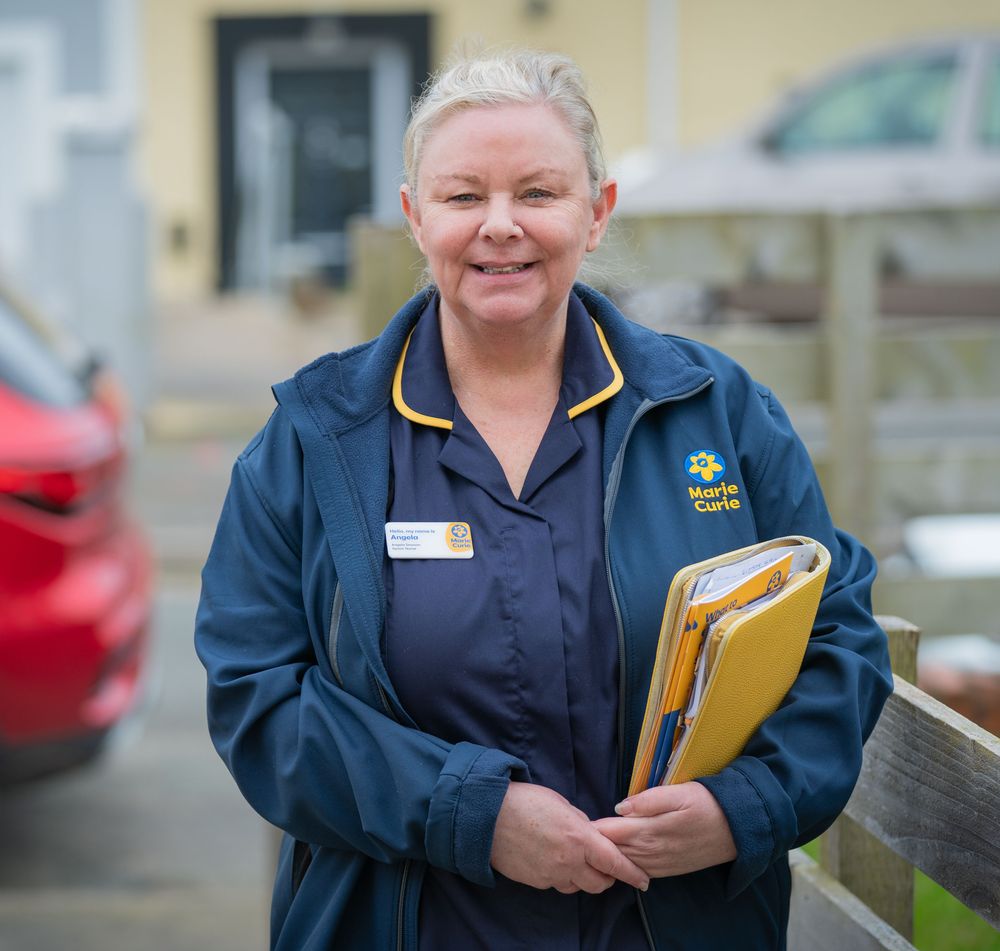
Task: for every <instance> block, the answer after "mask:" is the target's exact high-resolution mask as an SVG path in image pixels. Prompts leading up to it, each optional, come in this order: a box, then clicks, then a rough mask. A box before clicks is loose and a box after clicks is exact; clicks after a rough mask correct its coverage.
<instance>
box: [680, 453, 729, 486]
mask: <svg viewBox="0 0 1000 951" xmlns="http://www.w3.org/2000/svg"><path fill="white" fill-rule="evenodd" d="M684 468H685V469H686V470H687V474H688V475H689V476H691V478H692V479H694V481H695V482H697V483H698V484H699V485H711V484H712V483H713V482H718V481H719V479H721V478H722V477H723V476H724V475H725V473H726V461H725V459H723V458H722V456H720V455H719V454H718V453H717V452H716V451H715V450H714V449H696V450H695V451H694V452H691V453H688V455H687V458H686V459H685V460H684Z"/></svg>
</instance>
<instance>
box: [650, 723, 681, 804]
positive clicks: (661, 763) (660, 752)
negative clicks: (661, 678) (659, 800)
mask: <svg viewBox="0 0 1000 951" xmlns="http://www.w3.org/2000/svg"><path fill="white" fill-rule="evenodd" d="M680 715H681V712H680V710H673V711H671V712H670V713H665V714H664V715H663V722H662V723H661V724H660V735H659V736H658V737H657V740H656V750H655V751H654V753H653V768H652V770H651V772H650V774H649V779H650V782H649V787H648V788H652V787H653V786H659V785H660V783H661V782H663V775H664V773H666V771H667V763H669V762H670V754H671V753H672V752H673V749H674V733H675V732H676V731H677V720H678V719H679V717H680Z"/></svg>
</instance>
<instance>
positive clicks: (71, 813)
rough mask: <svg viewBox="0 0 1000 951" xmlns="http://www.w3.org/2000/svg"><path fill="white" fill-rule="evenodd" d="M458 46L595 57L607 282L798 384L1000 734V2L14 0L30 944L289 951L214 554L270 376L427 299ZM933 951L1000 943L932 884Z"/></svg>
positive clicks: (20, 754) (6, 699)
mask: <svg viewBox="0 0 1000 951" xmlns="http://www.w3.org/2000/svg"><path fill="white" fill-rule="evenodd" d="M460 43H467V44H468V43H472V44H478V43H484V44H488V45H493V44H523V45H530V46H534V47H540V48H547V49H555V50H559V51H562V52H565V53H567V54H569V55H570V56H571V57H573V58H574V59H575V60H576V61H577V62H578V63H579V64H580V65H581V67H582V68H583V70H584V73H585V74H586V75H587V77H588V80H589V83H590V90H591V94H592V101H593V104H594V106H595V108H596V111H597V114H598V116H599V119H600V121H601V124H602V129H603V133H604V138H605V145H606V151H607V153H608V157H609V159H610V161H611V163H612V166H613V173H614V174H615V175H616V176H617V177H618V180H619V182H620V187H621V199H620V205H619V208H620V214H619V215H618V223H617V225H616V226H615V229H614V231H613V232H612V233H611V235H610V236H609V240H608V241H607V242H606V246H605V247H604V248H602V251H601V252H600V255H599V257H598V259H597V260H595V261H594V262H592V266H591V269H590V270H589V272H588V274H587V277H588V279H589V280H591V281H592V282H593V283H595V284H596V285H598V286H599V287H600V288H601V289H603V290H605V291H606V292H607V293H609V294H610V295H611V296H612V297H614V298H615V299H616V300H617V301H618V302H619V303H620V304H621V306H622V307H623V308H624V309H625V310H626V312H627V313H629V314H630V315H631V316H634V317H635V318H637V319H640V320H642V321H643V322H645V323H648V324H650V325H651V326H654V327H656V328H657V329H660V330H663V331H670V332H676V333H681V334H684V335H687V336H693V337H698V338H700V339H704V340H706V341H708V342H710V343H712V344H715V345H717V346H719V347H721V348H722V349H723V350H725V351H727V352H728V353H730V354H731V355H733V356H734V357H736V358H737V359H738V360H740V361H741V362H743V363H744V364H745V365H746V366H748V367H749V368H750V369H751V371H752V372H753V373H754V375H755V376H756V377H757V378H758V379H760V380H762V381H763V382H765V383H766V384H767V385H769V386H771V387H772V388H773V389H774V390H775V391H776V393H777V395H778V396H779V398H780V399H781V400H782V402H783V403H784V404H785V405H786V407H787V408H788V409H789V411H790V413H791V416H792V418H793V421H794V422H795V424H796V426H797V428H798V429H799V431H800V433H801V434H802V435H803V437H804V438H805V440H806V442H807V444H808V446H809V448H810V451H811V452H812V455H813V458H814V460H815V461H816V464H817V466H818V468H819V470H820V473H821V477H822V479H823V482H824V488H825V490H826V493H827V496H828V500H829V501H830V504H831V508H832V509H833V511H834V514H835V517H836V519H837V521H838V522H839V523H840V524H841V525H843V526H844V527H845V528H847V529H849V530H851V531H853V532H854V533H856V534H858V535H859V536H860V537H861V538H862V539H863V540H864V541H865V542H866V543H867V544H868V545H869V546H870V547H871V548H872V549H873V550H875V551H876V553H877V554H878V555H879V557H880V560H881V564H882V572H881V576H880V580H879V582H878V586H877V589H876V592H875V607H876V610H877V611H878V612H879V613H882V614H892V615H899V616H902V617H904V618H906V619H908V620H909V621H912V622H914V623H915V624H916V625H918V626H919V627H920V628H921V629H922V631H923V639H922V647H921V655H920V678H921V685H922V686H924V688H925V689H927V690H928V691H929V692H931V693H933V694H934V695H935V696H938V697H939V698H941V699H943V700H945V702H947V703H949V704H950V705H952V706H954V707H955V708H956V709H957V710H959V711H960V712H962V713H963V714H964V715H966V716H969V717H971V718H972V719H974V720H976V721H977V722H979V723H980V724H982V725H983V726H985V727H986V728H987V729H989V730H991V731H992V732H994V733H997V732H998V731H1000V620H998V618H1000V612H998V611H997V610H996V595H997V592H998V591H1000V5H998V4H997V3H996V2H994V0H952V2H950V3H948V4H942V3H940V2H931V0H880V2H878V3H871V2H865V0H841V2H840V3H838V4H829V3H820V2H818V0H756V2H754V3H752V4H751V3H744V2H740V0H618V2H616V3H613V4H612V3H607V2H602V0H573V2H570V0H504V2H498V0H492V2H489V3H487V2H485V0H391V2H390V0H353V2H352V0H343V2H318V0H0V949H2V951H8V949H11V951H13V949H17V951H20V949H31V951H50V949H52V951H58V949H63V948H70V947H72V948H74V949H91V948H94V949H97V948H101V949H132V948H139V947H142V948H150V949H154V951H168V949H169V951H175V949H177V951H180V949H201V948H205V947H211V948H213V949H216V951H224V949H229V948H233V949H237V948H239V949H254V948H264V947H265V946H266V921H267V906H268V897H269V889H270V878H271V867H272V862H273V857H274V848H275V841H274V837H273V835H272V834H271V833H270V832H269V831H268V830H267V829H266V828H265V827H264V824H263V823H262V821H260V820H259V819H257V818H256V817H255V816H253V814H252V813H250V811H249V809H248V807H246V806H245V805H244V804H243V801H242V799H241V797H240V796H239V794H238V792H237V791H236V788H235V786H234V785H233V783H232V781H231V779H230V778H229V776H228V774H227V773H226V772H225V769H224V767H223V766H222V765H221V763H219V762H218V760H217V758H216V757H215V754H214V752H213V751H212V749H211V745H210V743H209V740H208V738H207V734H206V731H205V727H204V709H203V704H204V701H203V691H204V683H203V675H202V672H201V668H200V666H199V664H198V662H197V660H196V658H195V657H194V654H193V650H192V647H191V632H192V621H193V615H194V609H195V604H196V601H197V594H198V570H199V568H200V566H201V564H202V562H203V560H204V558H205V555H206V554H207V550H208V545H209V543H210V541H211V535H212V531H213V527H214V522H215V519H216V517H217V515H218V511H219V507H220V505H221V501H222V497H223V495H224V492H225V487H226V484H227V481H228V473H229V467H230V465H231V463H232V460H233V459H234V458H235V456H236V454H237V453H238V452H239V450H240V449H241V448H242V446H243V445H244V444H245V443H246V442H247V441H248V439H249V438H250V436H251V435H252V434H253V433H254V432H255V431H256V430H257V429H258V428H259V427H260V426H261V425H262V424H263V422H264V421H265V420H266V418H267V416H268V414H269V412H270V407H271V405H272V401H271V397H270V393H269V389H268V387H269V385H270V384H271V383H273V382H275V381H277V380H279V379H282V378H283V377H285V376H287V375H289V374H290V373H291V372H293V371H294V370H295V369H296V368H297V367H298V366H300V365H302V364H303V363H305V362H308V361H309V360H310V359H312V358H313V357H314V356H316V355H318V354H320V353H323V352H325V351H328V350H331V349H339V348H342V347H344V346H347V345H350V344H353V343H356V342H359V341H361V340H364V339H368V338H370V337H371V336H373V335H375V334H376V333H378V331H379V330H380V329H381V327H382V326H383V325H384V323H385V322H386V320H387V319H388V318H389V317H390V316H391V315H392V314H393V313H394V312H395V310H396V309H397V308H398V307H399V306H400V305H401V304H402V303H403V302H404V301H405V300H406V299H407V297H408V296H409V295H410V293H411V292H412V288H413V285H414V282H415V280H416V278H417V275H418V273H419V270H420V262H419V260H418V256H417V255H416V253H415V251H414V248H413V247H412V245H411V244H410V243H409V241H408V240H407V238H406V237H405V236H404V234H403V231H402V227H401V224H402V216H401V214H400V211H399V206H398V186H399V183H400V180H401V157H400V143H401V138H402V133H403V129H404V127H405V123H406V119H407V111H408V107H409V102H410V98H411V97H412V96H413V95H414V94H415V93H416V92H417V91H418V90H419V88H420V86H421V84H422V83H423V81H424V80H425V78H426V76H427V74H428V71H429V70H430V69H433V68H434V67H435V66H436V65H438V64H439V63H440V62H441V61H442V60H443V59H444V58H445V57H446V56H447V55H448V53H449V52H450V51H451V50H452V49H454V48H455V46H456V44H460ZM70 767H72V768H70ZM922 887H923V886H922ZM915 934H916V936H915V943H916V945H917V947H920V948H926V949H938V948H955V949H958V948H975V949H987V948H1000V940H998V935H997V933H996V932H995V931H994V930H993V929H992V928H991V927H990V926H989V925H986V924H985V923H984V922H982V921H981V920H979V919H977V918H975V917H974V916H972V915H971V914H968V913H967V914H965V915H963V913H962V910H961V909H956V908H954V907H952V904H949V899H946V898H944V897H942V896H939V895H937V894H936V893H935V892H933V890H930V889H926V888H925V891H924V893H921V895H920V896H918V908H917V925H916V933H915Z"/></svg>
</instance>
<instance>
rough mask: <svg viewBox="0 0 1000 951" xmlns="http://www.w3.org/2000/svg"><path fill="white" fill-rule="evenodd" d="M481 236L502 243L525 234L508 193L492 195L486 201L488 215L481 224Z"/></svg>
mask: <svg viewBox="0 0 1000 951" xmlns="http://www.w3.org/2000/svg"><path fill="white" fill-rule="evenodd" d="M479 236H480V237H481V238H489V239H490V240H491V241H495V242H496V243H497V244H502V243H503V242H504V241H507V240H509V239H510V238H520V237H523V236H524V231H523V230H522V228H521V226H520V225H519V224H518V223H517V222H516V221H515V220H514V202H513V199H512V198H510V196H507V195H491V196H490V197H489V200H488V201H487V202H486V217H485V218H484V219H483V223H482V224H481V225H480V226H479Z"/></svg>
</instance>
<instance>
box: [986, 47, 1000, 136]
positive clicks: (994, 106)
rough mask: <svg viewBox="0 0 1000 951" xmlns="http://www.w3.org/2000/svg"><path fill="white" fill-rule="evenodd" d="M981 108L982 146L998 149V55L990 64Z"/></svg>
mask: <svg viewBox="0 0 1000 951" xmlns="http://www.w3.org/2000/svg"><path fill="white" fill-rule="evenodd" d="M983 107H984V108H983V124H982V140H983V144H984V145H988V146H989V147H990V148H994V149H996V148H1000V54H998V55H996V56H994V57H993V62H992V63H991V64H990V69H989V73H988V74H987V79H986V89H985V97H984V102H983Z"/></svg>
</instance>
